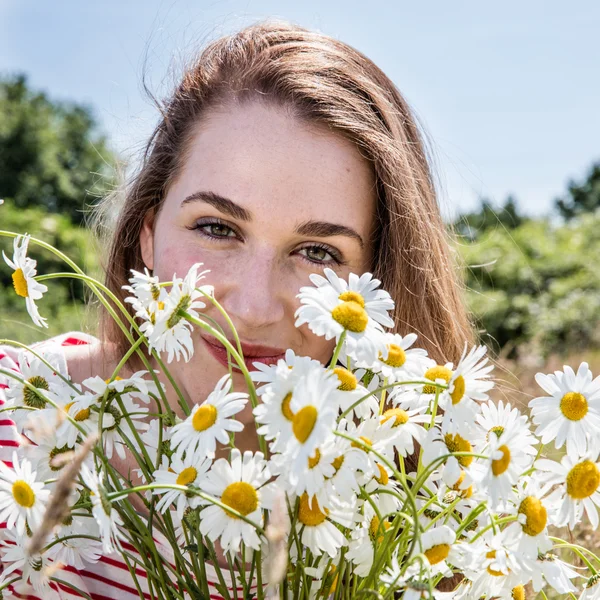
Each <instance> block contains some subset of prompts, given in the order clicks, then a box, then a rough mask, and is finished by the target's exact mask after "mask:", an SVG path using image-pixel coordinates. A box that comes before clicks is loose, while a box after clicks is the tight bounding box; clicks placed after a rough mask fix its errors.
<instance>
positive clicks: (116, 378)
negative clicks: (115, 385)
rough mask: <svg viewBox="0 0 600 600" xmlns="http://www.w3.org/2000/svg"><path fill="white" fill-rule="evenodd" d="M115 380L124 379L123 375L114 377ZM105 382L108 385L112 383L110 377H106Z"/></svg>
mask: <svg viewBox="0 0 600 600" xmlns="http://www.w3.org/2000/svg"><path fill="white" fill-rule="evenodd" d="M113 381H123V378H122V377H119V376H118V375H117V376H116V377H115V378H114V379H113ZM104 383H106V384H107V385H108V384H109V383H110V379H105V380H104Z"/></svg>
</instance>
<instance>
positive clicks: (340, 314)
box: [331, 294, 369, 333]
mask: <svg viewBox="0 0 600 600" xmlns="http://www.w3.org/2000/svg"><path fill="white" fill-rule="evenodd" d="M342 295H343V294H342ZM331 316H332V317H333V319H334V321H337V322H338V323H339V324H340V325H341V326H342V327H343V328H344V329H347V330H348V331H352V333H362V332H363V331H364V330H365V329H366V328H367V323H368V322H369V315H367V311H366V310H365V309H364V308H363V307H362V306H361V305H360V304H359V303H358V302H354V300H350V301H349V302H342V303H341V304H338V305H337V306H336V307H335V308H334V309H333V310H332V311H331Z"/></svg>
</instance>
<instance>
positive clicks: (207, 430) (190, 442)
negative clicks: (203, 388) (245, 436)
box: [169, 374, 248, 459]
mask: <svg viewBox="0 0 600 600" xmlns="http://www.w3.org/2000/svg"><path fill="white" fill-rule="evenodd" d="M230 389H231V376H230V375H229V374H227V375H224V376H223V377H221V379H219V381H218V382H217V385H216V386H215V389H214V390H213V391H212V392H211V393H210V394H209V396H208V398H207V399H206V400H205V401H204V402H203V403H202V404H196V405H195V406H194V408H193V409H192V412H191V414H190V415H189V416H188V417H187V419H186V420H185V421H183V422H182V423H178V424H177V425H175V426H174V427H173V428H172V429H171V431H170V436H169V437H170V439H171V448H172V449H173V450H175V453H176V454H177V456H178V457H179V458H180V459H182V458H183V453H184V452H185V453H186V455H187V456H190V455H192V454H195V455H196V456H198V457H201V458H204V457H209V458H213V457H214V456H215V450H216V447H217V445H216V443H217V442H220V443H221V444H224V445H226V444H228V443H229V432H239V431H242V430H243V429H244V426H243V424H242V423H240V422H239V421H236V420H235V419H232V418H231V417H233V415H236V414H237V413H239V412H240V411H241V410H243V408H244V407H245V406H246V402H247V401H248V394H244V393H241V392H229V390H230Z"/></svg>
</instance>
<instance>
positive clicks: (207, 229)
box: [196, 223, 235, 238]
mask: <svg viewBox="0 0 600 600" xmlns="http://www.w3.org/2000/svg"><path fill="white" fill-rule="evenodd" d="M196 229H201V230H202V231H203V232H204V233H205V234H207V235H209V236H211V237H216V238H226V237H235V231H234V230H233V229H231V227H228V226H227V225H224V224H223V223H198V225H197V227H196Z"/></svg>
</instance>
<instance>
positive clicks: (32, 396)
mask: <svg viewBox="0 0 600 600" xmlns="http://www.w3.org/2000/svg"><path fill="white" fill-rule="evenodd" d="M28 381H29V383H30V384H31V385H32V386H33V387H34V388H37V389H38V390H46V391H48V390H49V389H50V385H49V384H48V382H47V381H46V379H45V378H44V377H41V376H40V375H34V376H33V377H30V378H29V379H28ZM23 404H25V406H30V407H31V408H44V407H45V406H46V400H45V399H44V398H42V396H41V394H39V393H38V392H36V391H35V390H32V389H31V388H29V387H27V386H23Z"/></svg>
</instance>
